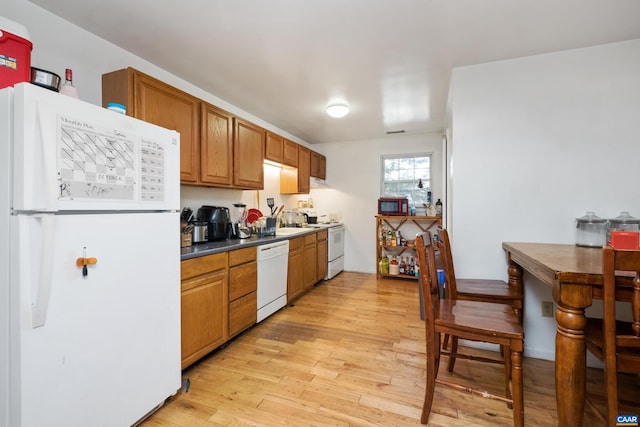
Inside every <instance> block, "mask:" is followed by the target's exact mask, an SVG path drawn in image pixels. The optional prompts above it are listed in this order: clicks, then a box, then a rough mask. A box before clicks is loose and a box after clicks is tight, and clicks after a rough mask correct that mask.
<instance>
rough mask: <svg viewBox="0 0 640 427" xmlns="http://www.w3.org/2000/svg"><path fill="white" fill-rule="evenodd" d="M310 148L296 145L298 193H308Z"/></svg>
mask: <svg viewBox="0 0 640 427" xmlns="http://www.w3.org/2000/svg"><path fill="white" fill-rule="evenodd" d="M310 172H311V150H309V149H308V148H306V147H303V146H299V147H298V193H303V194H308V193H309V189H310V182H309V177H310Z"/></svg>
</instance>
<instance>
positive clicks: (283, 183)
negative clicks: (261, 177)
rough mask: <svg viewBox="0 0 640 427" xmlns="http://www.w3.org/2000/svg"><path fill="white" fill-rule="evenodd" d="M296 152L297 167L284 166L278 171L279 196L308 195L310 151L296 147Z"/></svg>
mask: <svg viewBox="0 0 640 427" xmlns="http://www.w3.org/2000/svg"><path fill="white" fill-rule="evenodd" d="M285 142H286V140H285ZM296 145H298V144H296ZM296 151H297V152H298V166H297V167H291V166H286V165H285V166H283V168H282V170H281V171H280V194H308V193H309V190H310V189H311V182H310V171H311V150H309V149H308V148H306V147H303V146H302V145H298V147H297V150H296Z"/></svg>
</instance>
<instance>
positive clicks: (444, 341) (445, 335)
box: [442, 334, 449, 350]
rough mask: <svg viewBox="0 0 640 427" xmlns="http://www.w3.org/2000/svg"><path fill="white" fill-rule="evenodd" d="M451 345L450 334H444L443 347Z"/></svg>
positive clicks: (444, 348)
mask: <svg viewBox="0 0 640 427" xmlns="http://www.w3.org/2000/svg"><path fill="white" fill-rule="evenodd" d="M447 347H449V334H444V339H443V340H442V349H443V350H446V349H447Z"/></svg>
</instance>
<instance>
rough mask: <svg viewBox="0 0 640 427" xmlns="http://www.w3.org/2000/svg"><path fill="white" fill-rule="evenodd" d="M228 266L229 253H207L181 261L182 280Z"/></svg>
mask: <svg viewBox="0 0 640 427" xmlns="http://www.w3.org/2000/svg"><path fill="white" fill-rule="evenodd" d="M226 267H227V253H226V252H224V253H220V254H213V255H207V256H203V257H200V258H192V259H188V260H185V261H182V262H181V263H180V278H181V279H182V280H184V279H189V278H191V277H195V276H200V275H202V274H205V273H209V272H212V271H216V270H222V269H224V268H226Z"/></svg>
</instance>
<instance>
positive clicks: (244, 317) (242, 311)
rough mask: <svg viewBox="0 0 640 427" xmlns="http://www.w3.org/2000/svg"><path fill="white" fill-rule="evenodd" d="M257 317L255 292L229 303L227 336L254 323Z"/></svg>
mask: <svg viewBox="0 0 640 427" xmlns="http://www.w3.org/2000/svg"><path fill="white" fill-rule="evenodd" d="M257 318H258V299H257V295H256V293H255V292H251V293H250V294H249V295H245V296H243V297H242V298H238V299H237V300H235V301H233V302H231V303H229V336H230V337H232V336H234V335H236V334H237V333H238V332H240V331H242V330H244V329H246V328H248V327H249V326H251V325H253V324H254V323H256V320H257Z"/></svg>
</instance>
